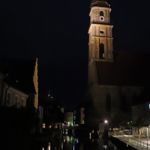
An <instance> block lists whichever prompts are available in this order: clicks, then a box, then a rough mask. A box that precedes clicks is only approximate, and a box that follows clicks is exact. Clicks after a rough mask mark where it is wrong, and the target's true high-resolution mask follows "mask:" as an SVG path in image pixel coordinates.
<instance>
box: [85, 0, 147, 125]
mask: <svg viewBox="0 0 150 150" xmlns="http://www.w3.org/2000/svg"><path fill="white" fill-rule="evenodd" d="M110 13H111V7H110V5H109V4H108V2H107V1H106V0H93V1H92V2H91V10H90V27H89V31H88V33H89V62H88V86H89V97H90V102H91V106H90V107H91V108H90V109H91V110H90V114H88V117H87V118H88V119H87V122H88V123H89V124H91V125H93V126H98V125H99V124H100V123H103V121H104V120H105V119H107V120H108V121H109V123H110V124H112V125H114V126H115V125H118V124H119V123H121V122H125V121H129V120H131V119H132V118H131V109H130V108H131V105H132V103H133V102H134V101H136V100H137V99H140V98H141V97H142V95H143V93H144V90H145V88H144V83H143V81H141V78H142V77H141V78H140V74H139V72H140V71H139V68H138V67H137V66H138V65H141V63H142V62H138V64H136V62H137V61H134V60H135V59H134V58H135V56H134V58H132V56H129V55H126V54H121V53H120V54H118V55H116V54H115V50H113V31H112V30H113V25H112V24H111V21H110V20H111V19H110ZM136 60H138V58H136ZM137 74H138V75H137Z"/></svg>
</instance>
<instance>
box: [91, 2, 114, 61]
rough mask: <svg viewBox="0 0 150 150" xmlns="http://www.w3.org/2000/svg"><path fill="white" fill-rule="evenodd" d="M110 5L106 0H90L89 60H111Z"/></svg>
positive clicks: (111, 26)
mask: <svg viewBox="0 0 150 150" xmlns="http://www.w3.org/2000/svg"><path fill="white" fill-rule="evenodd" d="M110 12H111V8H110V5H109V4H108V3H107V2H106V0H92V3H91V11H90V28H89V61H107V62H109V61H110V62H111V61H113V37H112V28H113V25H111V24H110Z"/></svg>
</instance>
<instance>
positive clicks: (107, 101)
mask: <svg viewBox="0 0 150 150" xmlns="http://www.w3.org/2000/svg"><path fill="white" fill-rule="evenodd" d="M106 111H107V112H111V96H110V94H107V95H106Z"/></svg>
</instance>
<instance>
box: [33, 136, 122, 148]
mask: <svg viewBox="0 0 150 150" xmlns="http://www.w3.org/2000/svg"><path fill="white" fill-rule="evenodd" d="M34 149H36V150H119V149H118V148H117V147H116V146H115V145H114V144H113V143H112V142H111V141H110V140H108V141H105V142H104V141H103V140H102V139H80V140H79V139H77V138H74V137H72V136H64V137H63V139H61V141H59V140H57V141H56V140H54V141H51V142H46V143H44V142H43V143H39V142H38V143H36V146H34Z"/></svg>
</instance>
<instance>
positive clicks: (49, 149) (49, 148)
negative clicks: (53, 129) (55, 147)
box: [47, 142, 51, 150]
mask: <svg viewBox="0 0 150 150" xmlns="http://www.w3.org/2000/svg"><path fill="white" fill-rule="evenodd" d="M47 150H51V144H50V142H49V143H48V147H47Z"/></svg>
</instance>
